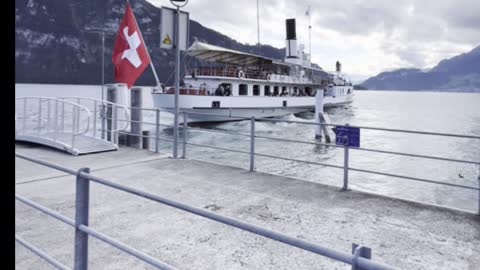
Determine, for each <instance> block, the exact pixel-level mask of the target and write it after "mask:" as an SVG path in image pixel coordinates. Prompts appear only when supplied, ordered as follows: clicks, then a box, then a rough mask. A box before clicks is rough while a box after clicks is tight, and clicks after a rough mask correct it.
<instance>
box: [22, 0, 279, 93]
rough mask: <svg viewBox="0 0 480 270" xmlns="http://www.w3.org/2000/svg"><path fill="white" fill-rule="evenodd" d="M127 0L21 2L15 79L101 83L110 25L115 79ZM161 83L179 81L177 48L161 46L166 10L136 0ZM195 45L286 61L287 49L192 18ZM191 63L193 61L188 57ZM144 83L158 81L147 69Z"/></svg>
mask: <svg viewBox="0 0 480 270" xmlns="http://www.w3.org/2000/svg"><path fill="white" fill-rule="evenodd" d="M125 3H126V1H125V0H101V1H99V0H82V1H78V0H62V1H45V0H15V82H16V83H52V84H101V74H102V62H101V61H102V40H101V34H100V33H95V32H92V31H94V30H95V29H105V82H106V83H112V82H114V78H113V64H112V50H113V44H114V42H115V39H116V37H117V31H118V27H119V25H120V22H121V20H122V18H123V14H124V12H125ZM130 5H131V6H132V8H133V11H134V14H135V17H136V19H137V22H138V24H139V27H140V29H141V31H142V35H143V38H144V40H145V42H146V44H147V46H148V50H149V52H150V56H151V58H152V61H153V63H154V65H155V69H156V71H157V74H158V76H159V79H160V81H161V82H164V83H168V84H173V78H174V76H173V73H172V72H173V70H174V60H175V58H174V50H163V49H160V48H159V47H160V33H159V32H160V29H159V25H160V9H159V8H157V7H155V6H153V5H151V4H150V3H149V2H146V1H145V0H130ZM190 33H191V34H190V43H193V42H194V40H196V39H198V40H199V41H203V42H206V43H209V44H213V45H217V46H222V47H227V48H230V49H234V50H239V51H244V52H249V53H254V54H260V55H263V56H266V57H269V58H274V59H283V56H284V55H285V53H284V52H285V49H277V48H274V47H272V46H268V45H262V46H260V48H259V47H258V46H255V45H246V44H241V43H239V42H237V41H235V40H233V39H231V38H229V37H227V36H225V35H222V34H220V33H218V32H216V31H214V30H212V29H209V28H206V27H204V26H202V25H201V24H200V23H198V22H196V21H193V20H191V21H190ZM185 61H186V62H187V63H188V62H189V61H192V59H189V58H188V57H186V58H185ZM183 70H184V66H183V65H182V72H183ZM136 84H138V85H154V84H155V80H154V77H153V74H152V71H151V70H150V69H147V70H146V71H145V72H144V73H143V75H142V77H140V79H139V80H138V81H137V83H136Z"/></svg>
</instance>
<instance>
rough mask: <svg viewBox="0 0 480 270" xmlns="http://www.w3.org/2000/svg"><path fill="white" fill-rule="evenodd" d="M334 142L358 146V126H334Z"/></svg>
mask: <svg viewBox="0 0 480 270" xmlns="http://www.w3.org/2000/svg"><path fill="white" fill-rule="evenodd" d="M334 132H335V144H336V145H347V144H348V146H351V147H360V128H356V127H349V126H343V127H335V128H334Z"/></svg>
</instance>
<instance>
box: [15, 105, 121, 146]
mask: <svg viewBox="0 0 480 270" xmlns="http://www.w3.org/2000/svg"><path fill="white" fill-rule="evenodd" d="M15 101H16V104H15V105H16V106H15V119H16V120H15V136H16V138H17V139H19V140H27V141H32V142H37V143H43V144H49V145H52V146H54V147H57V148H62V149H67V150H68V151H69V152H72V153H73V154H78V147H77V141H78V137H79V136H87V137H93V138H96V139H99V140H105V141H109V142H111V144H112V145H114V146H115V147H116V145H117V144H118V134H119V132H122V131H125V130H127V129H128V128H129V125H130V122H129V121H125V120H126V119H129V118H130V111H129V109H128V108H127V107H125V106H123V105H120V104H117V103H113V102H109V101H106V100H99V99H94V98H86V97H76V96H73V97H56V98H54V97H41V96H39V97H35V96H26V97H17V98H16V99H15ZM122 120H123V122H122ZM119 123H121V124H119Z"/></svg>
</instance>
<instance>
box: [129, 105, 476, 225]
mask: <svg viewBox="0 0 480 270" xmlns="http://www.w3.org/2000/svg"><path fill="white" fill-rule="evenodd" d="M132 109H133V108H132ZM135 109H138V110H143V111H150V112H155V115H154V119H155V122H149V121H135V122H136V123H138V124H144V125H150V126H153V127H154V128H155V130H154V134H153V135H143V134H131V133H129V134H128V135H130V136H138V137H141V138H147V139H150V140H153V141H154V146H155V147H154V151H155V152H157V153H158V152H159V149H160V142H161V141H166V142H172V143H173V142H174V140H173V139H171V138H168V137H164V136H161V134H160V131H161V127H169V128H172V126H171V125H165V124H162V123H160V113H161V112H168V113H172V111H170V110H163V109H159V108H135ZM180 113H181V115H182V116H183V126H182V127H180V128H181V129H182V130H183V132H182V133H183V134H182V138H181V140H179V145H178V146H177V147H182V156H181V157H182V158H186V152H187V146H188V145H191V146H196V147H204V148H210V149H217V150H221V151H230V152H235V153H240V154H246V155H249V156H250V161H249V164H250V166H249V167H250V170H251V171H254V170H255V157H256V156H259V157H266V158H272V159H278V160H285V161H292V162H300V163H305V164H311V165H319V166H325V167H331V168H336V169H341V170H343V187H342V190H348V189H349V172H350V171H355V172H361V173H368V174H377V175H383V176H387V177H393V178H398V179H405V180H412V181H418V182H424V183H430V184H435V185H442V186H449V187H455V188H461V189H465V190H473V191H478V193H479V195H478V208H477V209H478V214H479V215H480V160H478V161H477V160H465V159H459V158H448V157H441V156H433V155H423V154H416V153H406V152H399V151H387V150H382V149H373V148H365V147H349V146H348V145H336V144H334V143H323V142H318V141H315V142H312V141H302V140H294V139H286V138H278V137H270V136H262V135H257V133H256V129H255V122H257V121H264V122H285V123H296V124H302V125H310V126H315V125H320V126H322V125H324V126H333V127H341V126H345V124H335V123H332V124H326V123H322V124H318V123H314V122H302V121H292V120H283V119H275V118H254V117H251V118H246V117H240V116H231V115H223V114H214V113H203V112H191V111H188V112H187V111H184V112H180ZM189 115H203V116H205V115H208V116H218V117H223V118H230V119H231V120H235V121H240V120H244V121H250V131H249V132H248V133H246V132H245V133H238V132H229V131H222V130H215V129H205V128H200V127H191V126H188V118H189ZM127 121H128V120H127ZM350 127H357V128H360V129H368V130H377V131H383V132H397V133H408V134H419V135H427V136H440V137H453V138H464V139H475V140H478V142H479V143H480V136H479V135H464V134H451V133H441V132H428V131H417V130H404V129H393V128H381V127H370V126H352V125H350ZM189 131H200V132H209V133H222V134H226V135H235V136H244V137H250V148H249V149H245V150H238V149H231V148H227V147H218V146H213V145H205V144H198V143H193V142H189V141H188V133H189ZM121 133H122V132H121ZM256 139H266V140H274V141H283V142H287V143H300V144H310V145H319V146H324V147H332V148H341V149H343V150H344V157H343V164H341V165H340V164H338V165H337V164H328V163H323V162H316V161H308V160H302V159H297V158H290V157H285V156H279V155H272V154H269V153H261V152H258V151H256V150H255V140H256ZM479 145H480V144H479ZM174 147H175V146H174V145H173V148H174ZM350 150H353V151H365V152H377V153H384V154H391V155H397V156H408V157H413V158H421V159H430V160H439V161H447V162H455V163H463V164H470V165H475V166H479V176H478V186H470V185H465V184H462V183H452V182H446V181H439V180H437V179H428V178H422V177H416V176H413V175H400V174H394V173H390V172H382V171H376V170H367V169H364V168H355V167H352V166H350V159H351V157H350V155H349V151H350ZM479 150H480V147H479ZM172 151H173V153H175V151H174V150H172ZM174 157H175V155H174ZM175 158H177V157H175Z"/></svg>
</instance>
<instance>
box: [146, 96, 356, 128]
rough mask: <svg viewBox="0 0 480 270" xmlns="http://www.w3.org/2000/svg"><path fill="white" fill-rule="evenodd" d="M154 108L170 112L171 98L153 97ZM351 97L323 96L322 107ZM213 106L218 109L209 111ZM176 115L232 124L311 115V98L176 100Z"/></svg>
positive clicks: (202, 97) (339, 102)
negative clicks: (181, 113) (299, 114)
mask: <svg viewBox="0 0 480 270" xmlns="http://www.w3.org/2000/svg"><path fill="white" fill-rule="evenodd" d="M152 95H153V101H154V104H155V107H158V108H160V109H164V110H171V111H173V110H174V106H175V95H174V94H164V93H153V94H152ZM352 96H353V95H352V94H348V95H342V96H336V97H333V96H325V98H324V107H332V106H339V105H344V104H347V103H350V102H352ZM214 102H215V103H217V104H218V105H217V104H215V105H217V106H219V107H216V108H213V107H214V106H215V105H214ZM179 108H180V111H185V112H188V113H189V114H188V118H187V119H188V122H219V121H234V120H237V119H235V117H241V118H250V117H255V118H261V117H275V116H284V115H289V114H292V113H300V112H307V111H313V110H314V109H315V97H289V96H286V97H269V96H268V97H265V96H255V97H253V96H195V95H180V96H179Z"/></svg>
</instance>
